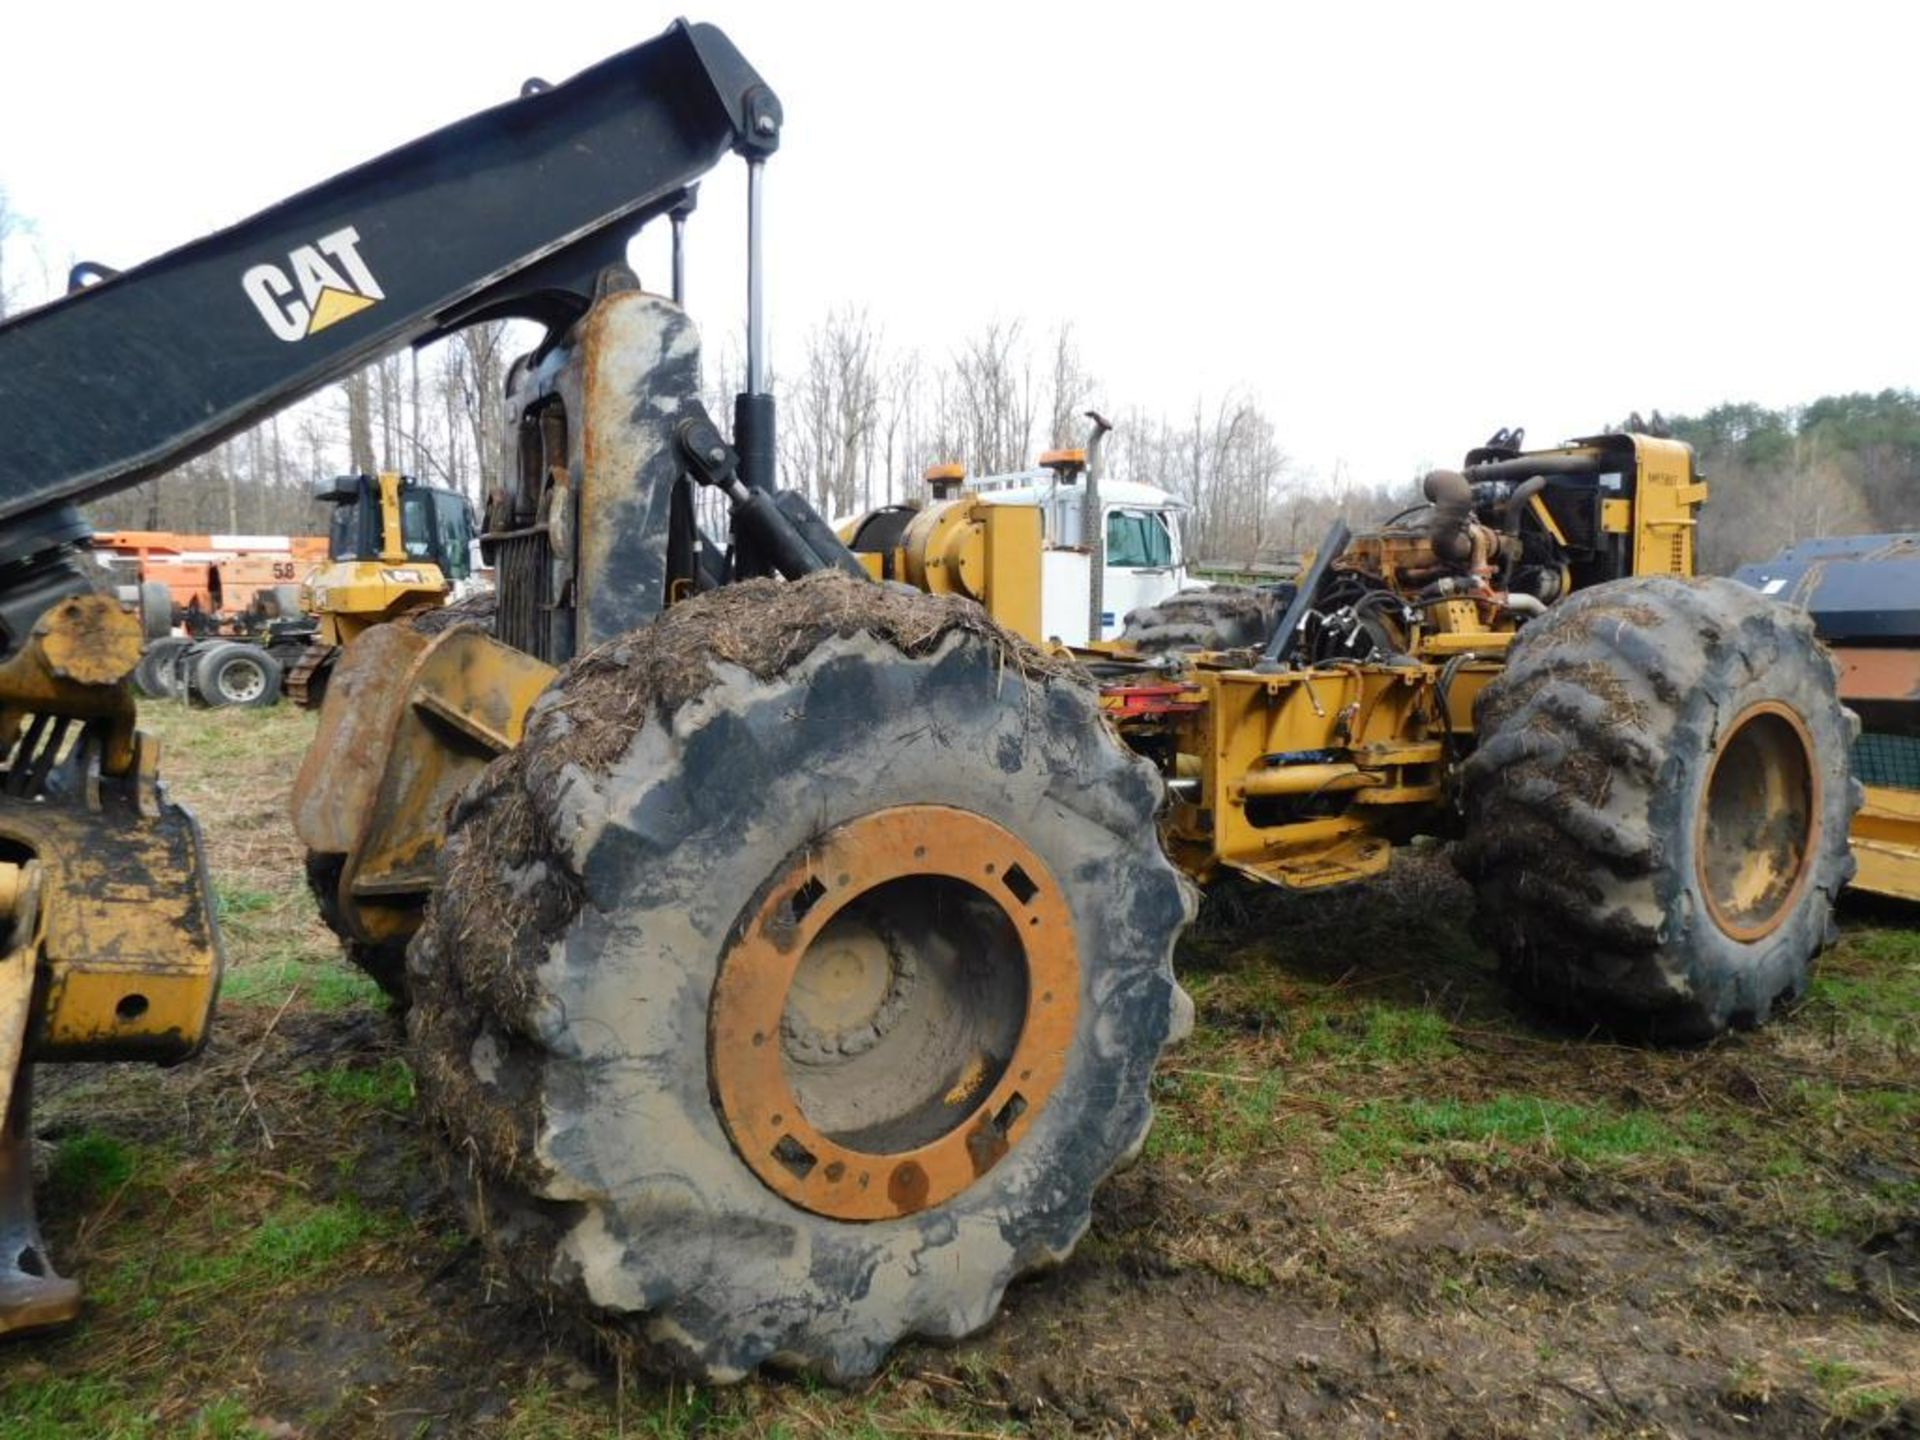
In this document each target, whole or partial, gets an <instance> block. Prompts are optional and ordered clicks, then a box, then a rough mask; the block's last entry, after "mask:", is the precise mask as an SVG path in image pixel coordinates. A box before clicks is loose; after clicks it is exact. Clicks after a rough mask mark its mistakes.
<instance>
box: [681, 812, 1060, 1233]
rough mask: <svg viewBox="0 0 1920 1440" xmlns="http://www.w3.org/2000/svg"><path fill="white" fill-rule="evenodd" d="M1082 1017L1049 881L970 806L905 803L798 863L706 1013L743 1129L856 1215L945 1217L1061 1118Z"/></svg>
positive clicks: (725, 1103) (769, 1166) (829, 840)
mask: <svg viewBox="0 0 1920 1440" xmlns="http://www.w3.org/2000/svg"><path fill="white" fill-rule="evenodd" d="M1079 1005H1080V974H1079V947H1078V945H1077V943H1076V941H1075V936H1074V929H1073V921H1072V915H1071V912H1070V911H1069V909H1068V906H1067V902H1066V897H1065V895H1064V894H1063V893H1062V891H1061V889H1060V886H1059V885H1058V884H1057V883H1056V881H1055V879H1054V877H1053V874H1052V872H1051V871H1050V870H1049V869H1048V868H1047V866H1046V865H1045V863H1044V862H1043V861H1042V860H1041V859H1040V857H1039V856H1038V855H1036V854H1035V853H1034V852H1033V851H1032V849H1031V848H1029V847H1028V846H1027V845H1025V844H1024V843H1023V842H1022V841H1020V840H1019V839H1018V838H1017V837H1015V836H1014V835H1013V834H1012V833H1011V832H1010V831H1008V830H1006V829H1004V828H1003V827H1001V826H999V825H996V824H995V823H994V822H992V821H991V820H987V819H985V818H984V817H982V816H979V815H975V814H973V813H971V812H970V811H965V810H958V809H953V808H951V807H948V806H942V805H904V806H898V807H895V808H893V809H888V810H881V811H876V812H875V813H873V814H871V815H865V816H862V817H860V818H859V819H856V820H851V821H848V822H847V823H846V824H844V825H841V826H839V827H837V828H836V829H834V830H832V831H830V832H828V833H827V834H826V835H824V836H822V837H821V838H820V839H818V840H817V841H815V842H813V843H811V844H809V845H808V846H807V847H805V848H804V849H803V850H801V851H799V852H797V853H796V854H795V855H794V856H793V857H792V858H791V859H790V860H789V861H788V862H787V864H786V865H785V866H784V867H783V869H782V870H781V871H780V873H779V874H778V875H776V876H775V877H774V879H773V880H772V881H771V882H770V883H769V884H768V885H767V886H766V887H765V888H764V890H763V891H762V894H761V897H760V899H759V900H757V901H756V902H755V903H754V905H753V906H752V907H751V908H750V909H749V911H748V912H747V913H746V914H745V916H744V917H743V918H742V920H741V922H740V924H739V925H738V926H737V927H736V930H735V932H734V938H733V940H732V943H731V944H730V945H729V947H728V949H727V952H726V954H725V955H724V956H723V957H722V959H721V963H720V973H719V977H718V979H717V980H716V981H715V983H714V989H713V997H712V1001H711V1004H710V1008H709V1012H708V1027H709V1039H710V1042H711V1044H710V1049H709V1053H710V1055H711V1056H712V1061H711V1066H710V1078H711V1081H712V1087H713V1094H714V1099H715V1102H716V1104H717V1106H718V1108H719V1112H720V1116H721V1119H722V1121H723V1122H724V1123H725V1125H726V1127H727V1133H728V1135H729V1137H730V1138H731V1139H732V1141H733V1145H734V1148H735V1149H736V1150H737V1151H738V1152H739V1154H740V1157H741V1159H743V1160H744V1161H745V1162H746V1163H747V1165H748V1167H749V1168H750V1169H752V1171H753V1172H754V1174H756V1175H757V1176H759V1178H760V1179H761V1180H762V1181H763V1182H764V1183H765V1184H766V1185H767V1186H768V1187H769V1188H771V1189H772V1190H773V1191H775V1192H776V1193H777V1194H779V1195H781V1196H783V1197H785V1198H786V1199H787V1200H789V1201H791V1202H793V1203H794V1204H796V1205H798V1206H800V1207H802V1208H803V1209H806V1210H810V1211H813V1212H814V1213H816V1214H820V1215H827V1216H831V1217H833V1218H835V1219H840V1220H884V1219H890V1218H892V1217H895V1216H900V1215H910V1214H913V1213H914V1212H916V1211H919V1210H925V1209H927V1208H929V1207H930V1206H935V1205H939V1204H941V1203H943V1202H945V1201H947V1200H949V1199H951V1198H952V1197H953V1196H955V1195H957V1194H959V1193H960V1192H961V1191H963V1190H965V1189H966V1188H967V1187H968V1186H969V1185H971V1184H973V1182H974V1181H975V1180H977V1179H978V1178H979V1177H980V1176H982V1175H984V1174H986V1173H987V1171H989V1170H991V1169H992V1168H993V1167H994V1166H995V1165H996V1164H998V1163H999V1161H1000V1160H1001V1159H1002V1158H1003V1157H1004V1156H1005V1155H1006V1154H1007V1153H1008V1151H1010V1150H1011V1149H1012V1148H1013V1147H1014V1146H1015V1145H1017V1144H1018V1143H1019V1142H1020V1140H1021V1138H1022V1137H1023V1135H1024V1134H1025V1133H1026V1132H1027V1131H1028V1129H1029V1128H1030V1127H1031V1126H1032V1125H1033V1123H1034V1120H1035V1119H1036V1117H1037V1116H1038V1115H1039V1113H1040V1111H1041V1110H1042V1109H1043V1108H1044V1106H1045V1104H1046V1102H1047V1099H1048V1097H1049V1096H1050V1095H1051V1094H1052V1092H1053V1089H1054V1087H1055V1086H1056V1085H1057V1084H1058V1083H1059V1080H1060V1076H1061V1073H1062V1072H1063V1071H1064V1069H1065V1067H1066V1061H1067V1052H1068V1049H1069V1046H1070V1043H1071V1040H1072V1036H1073V1029H1074V1021H1075V1018H1076V1016H1077V1014H1078V1011H1079Z"/></svg>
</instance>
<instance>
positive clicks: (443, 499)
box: [431, 490, 473, 580]
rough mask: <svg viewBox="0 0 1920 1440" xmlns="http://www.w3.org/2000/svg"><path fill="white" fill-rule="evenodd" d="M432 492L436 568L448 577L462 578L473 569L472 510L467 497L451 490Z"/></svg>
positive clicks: (453, 578)
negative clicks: (438, 567)
mask: <svg viewBox="0 0 1920 1440" xmlns="http://www.w3.org/2000/svg"><path fill="white" fill-rule="evenodd" d="M431 493H432V495H433V521H434V528H433V541H434V551H435V553H436V555H437V557H438V559H439V561H440V568H441V570H442V571H444V572H445V573H446V577H447V579H449V580H465V579H466V578H467V577H468V576H469V575H471V574H472V573H473V548H472V547H473V512H472V509H471V508H470V507H469V506H468V504H467V497H466V496H464V495H456V494H454V493H453V492H452V491H451V490H435V491H433V492H431Z"/></svg>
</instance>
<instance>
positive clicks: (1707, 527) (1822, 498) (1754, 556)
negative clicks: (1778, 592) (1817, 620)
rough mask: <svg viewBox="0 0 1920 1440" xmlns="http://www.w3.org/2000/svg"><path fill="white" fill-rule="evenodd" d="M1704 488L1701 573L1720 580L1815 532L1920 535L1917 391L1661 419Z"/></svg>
mask: <svg viewBox="0 0 1920 1440" xmlns="http://www.w3.org/2000/svg"><path fill="white" fill-rule="evenodd" d="M1662 423H1663V426H1664V428H1665V429H1666V430H1667V431H1668V432H1669V433H1671V434H1672V435H1673V437H1674V438H1675V439H1679V440H1685V441H1686V442H1687V443H1688V444H1690V445H1692V446H1693V449H1694V454H1695V456H1696V458H1697V460H1698V463H1699V466H1700V469H1701V472H1702V475H1703V478H1704V479H1705V480H1706V482H1707V485H1708V496H1707V504H1706V508H1705V509H1704V510H1703V511H1702V512H1701V521H1700V532H1699V555H1700V565H1701V568H1702V569H1704V570H1707V571H1710V572H1712V573H1715V574H1726V573H1728V572H1730V571H1732V570H1733V569H1735V568H1736V567H1738V566H1740V565H1744V564H1746V563H1747V562H1748V561H1752V560H1762V559H1765V558H1766V557H1767V556H1769V555H1772V554H1774V553H1775V552H1777V551H1778V550H1779V549H1780V548H1781V547H1782V546H1785V545H1789V544H1791V543H1792V542H1794V541H1796V540H1806V539H1810V538H1812V537H1814V536H1817V535H1858V534H1871V533H1875V532H1879V531H1889V530H1920V394H1916V393H1915V392H1914V391H1912V390H1882V391H1880V392H1879V393H1878V394H1865V393H1859V394H1851V395H1827V396H1822V397H1821V398H1820V399H1818V400H1815V401H1813V402H1811V403H1810V404H1806V405H1799V406H1790V407H1786V408H1782V409H1778V410H1770V409H1767V408H1766V407H1764V406H1760V405H1749V404H1730V405H1716V406H1715V407H1714V408H1712V409H1711V410H1707V411H1704V412H1702V413H1701V414H1699V415H1684V416H1679V417H1676V418H1673V419H1668V420H1665V421H1664V422H1662Z"/></svg>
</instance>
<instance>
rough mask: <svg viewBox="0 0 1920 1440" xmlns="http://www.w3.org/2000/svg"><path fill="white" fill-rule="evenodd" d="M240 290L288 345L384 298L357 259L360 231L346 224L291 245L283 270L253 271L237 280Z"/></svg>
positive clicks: (255, 268)
mask: <svg viewBox="0 0 1920 1440" xmlns="http://www.w3.org/2000/svg"><path fill="white" fill-rule="evenodd" d="M240 288H241V289H242V290H244V291H245V292H246V295H247V298H248V299H249V300H251V301H252V302H253V308H254V309H255V310H257V311H259V312H260V318H261V319H262V320H264V321H266V322H267V329H269V330H271V331H272V332H273V333H274V334H275V335H277V336H279V337H280V339H282V340H285V341H287V342H289V343H292V342H294V341H297V340H304V339H306V338H307V336H309V335H317V334H319V333H320V332H321V331H322V330H325V329H326V328H327V327H328V326H330V325H338V324H339V323H340V322H341V321H342V320H347V319H350V318H352V317H353V316H355V315H358V314H359V313H360V312H361V311H362V310H370V309H372V308H373V307H374V305H375V304H377V303H378V302H379V301H381V300H384V299H386V292H385V291H384V290H382V289H381V288H380V282H379V281H378V280H375V279H374V278H373V271H372V270H371V269H370V268H369V267H368V265H367V262H366V260H365V259H364V258H362V256H361V254H360V232H359V231H357V230H355V229H354V228H353V227H352V226H351V225H347V226H344V227H342V228H341V229H339V230H335V231H334V232H333V233H332V234H330V235H322V236H321V237H320V238H319V239H318V240H316V241H314V242H313V244H311V245H299V246H296V247H295V248H294V249H293V251H292V252H291V253H290V254H289V255H288V256H287V263H286V264H285V265H284V266H283V265H278V264H272V263H262V264H259V265H255V266H253V267H252V268H251V269H249V270H248V271H247V273H246V274H244V275H242V276H241V277H240Z"/></svg>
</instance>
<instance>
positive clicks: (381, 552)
mask: <svg viewBox="0 0 1920 1440" xmlns="http://www.w3.org/2000/svg"><path fill="white" fill-rule="evenodd" d="M314 499H316V500H318V501H322V502H325V503H329V504H331V505H332V506H333V514H332V517H331V518H330V519H329V520H328V522H327V556H328V558H329V559H331V560H367V561H374V560H378V561H385V562H387V563H389V564H391V563H398V562H417V563H423V564H428V565H433V566H435V567H436V568H438V569H439V571H440V573H441V574H442V575H444V576H445V577H446V578H447V579H448V580H450V581H458V580H465V579H467V578H468V577H469V576H470V575H472V573H473V561H472V547H473V538H474V523H473V505H472V503H471V502H469V501H468V499H467V497H466V496H464V495H461V494H459V493H457V492H456V491H452V490H442V489H439V488H438V487H435V486H431V485H422V484H420V483H419V482H418V481H416V480H415V479H413V477H412V476H409V475H394V474H384V475H379V476H373V475H343V476H341V477H340V478H338V479H335V480H330V481H328V482H327V483H326V484H324V485H322V486H321V487H320V488H319V489H318V490H317V491H316V492H315V494H314Z"/></svg>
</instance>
